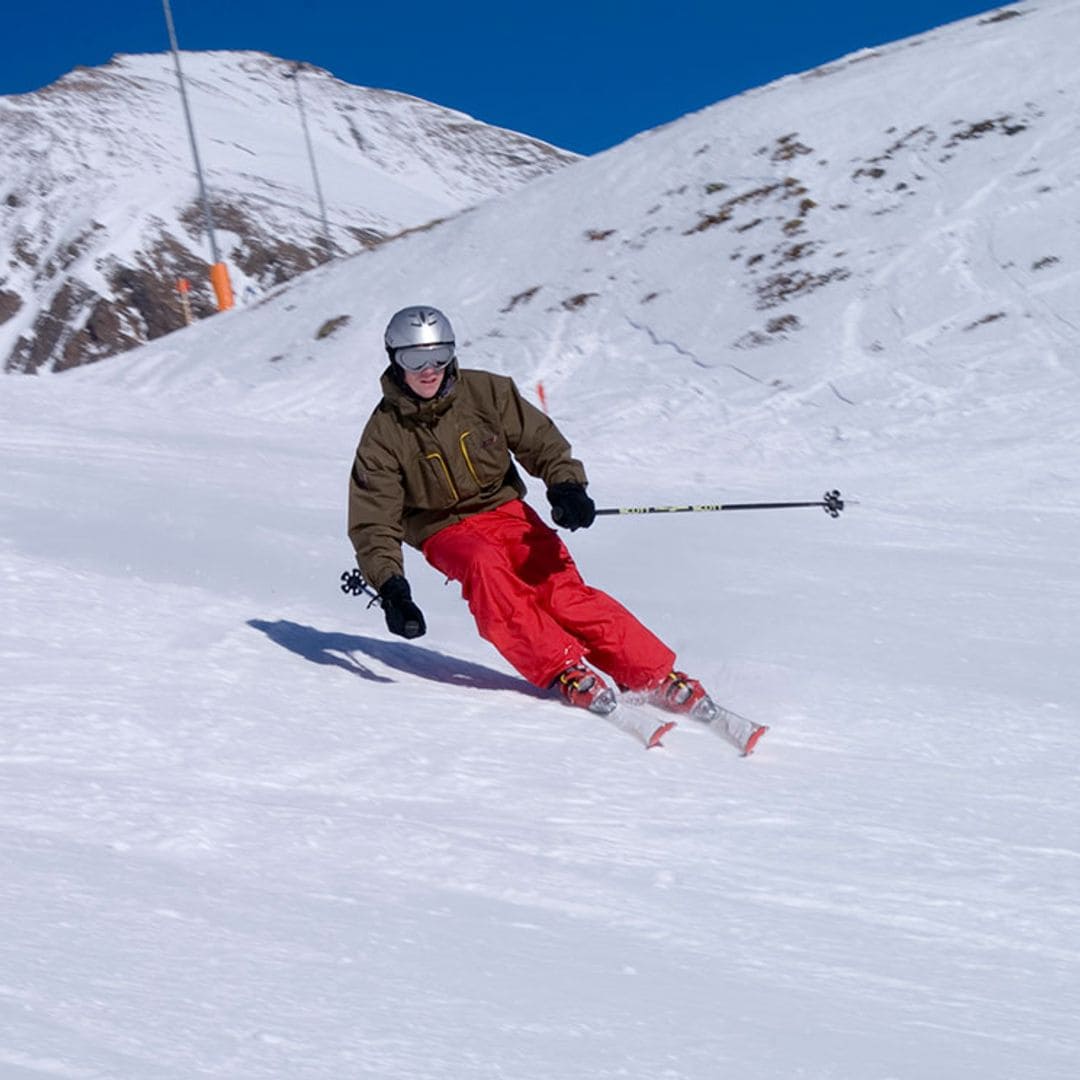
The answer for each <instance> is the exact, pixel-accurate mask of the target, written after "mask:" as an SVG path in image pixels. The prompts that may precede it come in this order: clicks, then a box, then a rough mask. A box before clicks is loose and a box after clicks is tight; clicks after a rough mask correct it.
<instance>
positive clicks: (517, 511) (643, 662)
mask: <svg viewBox="0 0 1080 1080" xmlns="http://www.w3.org/2000/svg"><path fill="white" fill-rule="evenodd" d="M422 550H423V553H424V557H425V558H426V559H427V561H428V562H429V563H431V565H432V566H434V567H435V569H436V570H439V571H440V572H441V573H443V574H445V575H446V576H447V577H448V578H452V579H453V580H454V581H458V582H460V583H461V592H462V595H463V596H464V597H465V599H466V600H467V601H468V604H469V610H470V611H471V612H472V614H473V617H474V618H475V619H476V626H477V629H478V630H479V631H480V635H481V636H482V637H484V638H486V639H487V640H488V641H490V642H491V644H492V645H494V646H495V648H496V649H498V650H499V652H500V653H502V655H503V656H504V657H505V658H506V659H507V660H508V661H509V662H510V663H511V664H513V666H514V667H515V668H516V669H517V670H518V671H519V672H520V673H521V674H522V675H523V676H524V677H525V678H526V679H528V680H529V682H531V683H532V684H533V685H534V686H550V685H551V684H552V682H553V681H554V680H555V679H556V678H557V677H558V676H559V675H560V674H561V673H562V672H563V671H565V670H566V669H567V668H568V667H571V666H572V665H574V664H577V663H580V662H581V661H582V660H586V661H588V662H589V663H590V664H593V665H595V666H596V667H598V668H600V669H601V670H602V671H606V672H607V673H608V674H609V675H610V676H611V677H612V678H613V679H614V680H615V682H616V683H617V684H618V685H619V686H620V687H622V688H624V689H630V690H643V689H645V688H646V687H649V686H653V685H655V684H656V683H658V682H660V681H661V680H662V679H663V678H664V676H665V675H667V674H668V672H669V671H671V669H672V668H673V666H674V664H675V654H674V653H673V652H672V651H671V649H669V648H668V647H667V646H666V645H665V644H664V643H663V642H662V641H661V640H660V639H659V638H658V637H656V635H655V634H653V633H652V632H651V631H649V630H647V629H646V628H645V627H644V626H642V624H641V623H640V622H638V620H637V619H635V618H634V616H633V615H631V614H630V612H629V611H627V610H626V608H624V607H623V606H622V604H620V603H619V602H618V601H617V600H614V599H612V597H610V596H608V595H607V593H604V592H601V591H600V590H599V589H594V588H591V587H590V586H589V585H586V584H585V582H584V581H583V580H582V578H581V574H580V573H579V572H578V568H577V567H576V566H575V565H574V560H573V559H572V558H571V557H570V553H569V552H568V551H567V550H566V545H565V544H563V542H562V540H560V539H559V536H558V534H557V533H556V532H555V531H554V530H553V529H550V528H548V526H547V525H545V524H544V522H543V521H541V520H540V518H539V517H538V516H537V514H536V512H535V511H534V510H533V509H532V508H531V507H529V506H526V505H525V503H523V502H521V501H520V500H518V499H515V500H514V501H513V502H508V503H505V504H504V505H503V506H499V507H496V508H495V509H494V510H486V511H484V512H483V513H481V514H475V515H474V516H472V517H469V518H466V519H465V520H464V521H460V522H458V523H456V524H454V525H448V526H447V527H446V528H445V529H440V530H439V532H437V533H435V535H434V536H432V537H430V538H429V539H428V540H427V541H425V543H424V545H423V549H422Z"/></svg>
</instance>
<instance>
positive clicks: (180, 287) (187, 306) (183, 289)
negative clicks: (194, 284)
mask: <svg viewBox="0 0 1080 1080" xmlns="http://www.w3.org/2000/svg"><path fill="white" fill-rule="evenodd" d="M176 291H177V292H178V293H179V294H180V310H181V311H182V312H183V313H184V325H185V326H190V325H191V324H192V322H193V321H194V320H193V318H192V314H191V282H190V281H188V279H187V278H185V277H182V278H180V279H179V281H177V283H176Z"/></svg>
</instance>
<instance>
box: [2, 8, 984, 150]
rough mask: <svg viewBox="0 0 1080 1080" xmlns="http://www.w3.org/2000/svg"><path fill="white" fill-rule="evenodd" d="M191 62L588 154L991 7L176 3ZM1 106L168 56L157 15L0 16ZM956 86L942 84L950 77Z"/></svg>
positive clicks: (38, 11)
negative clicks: (244, 62) (117, 66)
mask: <svg viewBox="0 0 1080 1080" xmlns="http://www.w3.org/2000/svg"><path fill="white" fill-rule="evenodd" d="M172 4H173V15H174V18H175V20H176V27H177V34H178V36H179V39H180V47H181V48H182V49H185V50H187V49H259V50H262V51H264V52H269V53H273V54H274V55H276V56H281V57H285V58H287V59H292V60H306V61H308V62H310V63H312V64H316V65H318V66H319V67H324V68H327V69H328V70H330V71H331V72H333V73H334V74H335V75H337V76H338V77H339V78H341V79H344V80H346V81H347V82H351V83H357V84H359V85H362V86H378V87H384V88H387V89H392V90H401V91H404V92H406V93H409V94H415V95H416V96H417V97H421V98H426V99H427V100H429V101H434V102H436V103H438V104H440V105H446V106H449V107H450V108H454V109H460V110H462V111H463V112H467V113H470V114H471V115H473V116H475V117H477V119H479V120H483V121H485V122H487V123H491V124H499V125H501V126H503V127H509V128H513V129H515V130H517V131H522V132H525V133H526V134H529V135H534V136H537V137H538V138H542V139H546V140H547V141H548V142H552V143H555V144H556V145H558V146H562V147H564V148H566V149H569V150H576V151H578V152H579V153H584V154H591V153H595V152H596V151H598V150H603V149H606V148H607V147H609V146H613V145H615V144H616V143H619V142H622V141H623V140H624V139H627V138H629V137H630V136H631V135H635V134H637V133H638V132H639V131H644V130H646V129H647V128H651V127H655V126H657V125H658V124H662V123H666V122H667V121H669V120H674V119H676V118H678V117H680V116H683V115H684V114H685V113H687V112H690V111H692V110H694V109H699V108H702V107H703V106H705V105H711V104H713V103H714V102H716V101H720V100H721V99H722V98H726V97H730V96H731V95H733V94H737V93H739V92H741V91H743V90H747V89H749V88H751V87H754V86H760V85H761V84H763V83H766V82H769V81H770V80H772V79H776V78H779V77H780V76H782V75H788V74H791V73H793V72H798V71H803V70H805V69H807V68H811V67H814V66H816V65H818V64H821V63H824V62H826V61H828V60H833V59H836V58H837V57H839V56H842V55H844V54H845V53H849V52H854V51H855V50H856V49H861V48H868V47H872V46H874V45H881V44H884V43H886V42H889V41H893V40H895V39H897V38H900V37H906V36H909V35H911V34H917V33H920V32H922V31H924V30H928V29H931V28H932V27H934V26H938V25H940V24H942V23H945V22H951V21H953V20H955V19H960V18H965V17H967V16H969V15H976V14H978V13H980V12H985V11H990V10H992V9H993V8H994V7H996V6H1000V5H995V4H993V3H987V2H983V0H898V2H891V3H886V4H878V3H876V2H875V0H859V2H855V3H839V2H831V0H799V2H788V0H770V2H762V0H759V2H756V3H755V2H754V0H738V2H733V3H729V2H726V0H711V2H709V0H669V2H667V3H656V2H653V3H646V2H634V0H624V2H621V3H618V2H613V0H577V2H567V0H542V2H539V3H536V2H533V3H529V2H524V3H512V2H509V0H506V2H503V3H495V2H486V0H485V2H476V3H471V2H469V0H444V2H442V3H432V2H430V0H407V2H404V3H400V2H399V3H394V2H388V0H375V2H373V3H372V2H365V0H353V2H351V3H350V2H334V0H308V2H304V0H293V2H290V3H284V2H281V0H172ZM6 8H7V9H6V10H5V13H4V17H3V21H2V30H0V36H2V44H0V94H15V93H23V92H25V91H28V90H35V89H37V88H38V87H41V86H44V85H46V84H48V83H50V82H53V81H54V80H55V79H57V78H59V77H60V76H61V75H62V74H64V73H65V72H66V71H69V70H70V69H71V68H73V67H75V66H76V65H77V64H82V65H85V66H93V65H96V64H103V63H105V62H106V61H108V59H109V58H110V56H112V55H113V54H114V53H117V52H126V53H134V52H160V51H163V50H165V49H167V48H168V38H167V36H166V30H165V20H164V16H163V14H162V7H161V2H160V0H99V2H97V3H94V2H92V0H78V2H75V0H37V2H36V3H35V2H34V0H30V2H29V3H27V2H18V3H12V4H9V5H6ZM947 75H948V73H947V72H943V73H942V77H943V78H945V77H947Z"/></svg>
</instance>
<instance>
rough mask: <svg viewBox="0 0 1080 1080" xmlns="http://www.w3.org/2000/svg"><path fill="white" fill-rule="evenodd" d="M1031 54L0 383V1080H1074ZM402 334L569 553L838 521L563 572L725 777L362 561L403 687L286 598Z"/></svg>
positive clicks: (1066, 40)
mask: <svg viewBox="0 0 1080 1080" xmlns="http://www.w3.org/2000/svg"><path fill="white" fill-rule="evenodd" d="M1077 40H1080V0H1038V2H1033V3H1028V4H1023V5H1019V6H1017V7H1016V8H1010V9H1003V10H1002V11H999V12H996V13H992V14H989V15H984V16H982V17H979V18H974V19H970V20H967V21H965V22H962V23H959V24H956V25H953V26H949V27H945V28H943V29H941V30H938V31H935V32H933V33H928V34H925V35H922V36H921V37H919V38H916V39H912V40H910V41H903V42H899V43H897V44H895V45H892V46H889V47H887V48H882V49H879V50H875V52H873V53H867V54H859V55H856V56H852V57H848V58H845V59H841V60H838V61H837V62H836V63H835V64H831V65H829V66H827V67H826V68H823V69H820V70H817V71H814V72H808V73H806V74H805V75H800V76H794V77H791V78H789V79H785V80H783V81H781V82H779V83H776V84H773V85H770V86H768V87H764V88H762V89H760V90H757V91H754V92H752V93H749V94H746V95H743V96H741V97H739V98H736V99H734V100H731V101H728V102H724V103H721V104H719V105H717V106H714V107H712V108H710V109H706V110H704V111H702V112H700V113H697V114H695V115H692V116H688V117H685V118H684V119H682V120H680V121H678V122H677V123H674V124H671V125H668V126H667V127H665V128H663V129H660V130H657V131H653V132H648V133H645V134H642V135H641V136H639V137H637V138H635V139H633V140H631V141H630V142H628V143H626V144H624V145H623V146H620V147H617V148H615V149H613V150H611V151H609V152H607V153H605V154H602V155H599V156H597V157H595V158H590V159H588V160H585V161H581V162H579V163H578V164H576V165H574V166H573V167H572V168H569V169H563V170H561V171H558V172H556V173H554V174H553V175H551V176H546V177H541V178H539V179H536V180H534V181H533V182H532V183H530V184H528V185H527V186H525V187H523V188H522V189H521V190H519V191H516V192H513V193H510V194H508V195H507V196H506V197H504V198H501V199H497V200H490V201H487V202H485V203H483V204H481V205H479V206H477V207H476V208H475V209H474V210H472V211H471V212H470V213H467V214H461V215H458V216H456V217H452V218H450V219H449V220H447V221H445V222H444V223H442V224H440V225H438V226H436V227H433V228H431V229H429V230H427V231H424V232H417V233H414V234H411V235H409V236H407V237H404V238H401V239H397V240H394V241H391V242H388V243H385V244H382V245H380V246H379V247H377V248H375V249H373V250H371V251H367V252H364V253H361V254H358V255H356V256H354V257H352V258H349V259H345V260H339V261H336V262H334V263H331V264H327V265H325V266H321V267H318V268H316V269H314V270H312V271H311V272H310V273H307V274H304V275H303V276H302V277H300V278H298V279H297V280H296V281H294V282H291V283H289V284H288V285H286V286H284V287H283V288H282V289H281V290H279V291H277V292H275V293H274V294H272V295H270V296H267V297H266V298H264V299H263V300H262V301H261V302H260V303H259V304H257V305H251V306H249V307H247V308H244V309H242V310H236V311H233V312H229V313H226V314H223V315H217V316H214V317H213V318H209V319H205V320H203V321H202V322H200V323H199V324H198V325H196V326H194V327H191V328H189V329H185V330H182V331H180V332H178V333H175V334H171V335H169V336H168V337H166V338H161V339H159V340H158V341H155V342H152V343H150V344H149V345H146V346H143V347H141V348H139V349H135V350H133V351H131V352H130V353H128V354H126V355H125V356H122V357H117V358H115V359H114V360H112V361H110V362H109V363H108V364H100V365H93V366H89V367H85V368H80V369H79V370H75V371H71V372H66V373H64V374H63V375H52V374H47V375H43V377H42V378H39V379H13V378H9V379H5V380H2V381H0V669H2V670H0V685H2V686H3V696H0V740H2V742H0V865H2V866H3V872H2V874H0V925H4V926H5V927H9V928H10V930H9V932H7V933H5V934H4V935H2V936H0V937H2V941H0V1076H2V1077H3V1080H9V1078H10V1080H26V1078H27V1077H33V1076H42V1075H53V1076H73V1077H74V1076H86V1077H108V1078H110V1080H146V1078H147V1077H153V1078H154V1080H191V1078H192V1077H203V1076H205V1077H230V1078H231V1077H244V1078H245V1080H278V1078H280V1077H305V1078H309V1077H310V1078H318V1080H331V1078H332V1080H339V1078H341V1077H349V1078H352V1077H372V1078H379V1080H446V1078H455V1080H456V1078H458V1077H470V1078H473V1077H475V1078H478V1080H496V1078H505V1077H513V1078H514V1080H550V1078H551V1077H560V1078H564V1080H599V1078H615V1077H623V1078H629V1080H654V1078H656V1077H667V1078H670V1080H715V1078H716V1077H717V1076H731V1077H739V1078H748V1080H750V1078H752V1080H792V1078H795V1077H800V1078H807V1080H809V1078H825V1077H828V1078H830V1080H886V1078H891V1080H929V1078H934V1080H936V1078H939V1077H940V1078H948V1080H1029V1078H1035V1077H1037V1078H1039V1080H1065V1078H1071V1077H1072V1075H1073V1073H1074V1072H1075V1064H1076V1060H1077V1057H1078V1051H1080V1040H1078V1039H1077V1033H1076V1026H1075V1019H1074V1018H1075V1016H1076V1015H1077V1013H1078V1012H1080V991H1078V988H1077V982H1076V971H1077V963H1078V960H1080V956H1078V950H1077V946H1076V941H1077V939H1078V937H1080V918H1078V915H1080V912H1078V908H1077V903H1076V895H1077V888H1078V886H1080V877H1078V873H1077V865H1078V863H1077V858H1078V848H1077V836H1078V835H1080V821H1078V814H1077V800H1076V776H1077V772H1078V766H1080V751H1078V743H1077V738H1076V733H1077V730H1078V723H1080V669H1078V668H1077V665H1076V662H1075V657H1074V655H1073V654H1074V652H1075V646H1074V641H1075V638H1076V634H1077V630H1078V629H1080V627H1078V623H1077V614H1076V613H1077V611H1078V610H1080V563H1078V561H1077V558H1076V551H1075V548H1076V535H1077V521H1078V518H1080V419H1078V416H1080V408H1078V407H1080V372H1078V370H1077V360H1076V357H1077V355H1078V347H1080V302H1078V300H1077V295H1076V282H1077V279H1078V276H1080V271H1078V266H1080V238H1078V237H1077V235H1076V229H1075V224H1076V215H1077V210H1076V207H1077V206H1078V205H1080V138H1078V135H1080V131H1078V128H1080V115H1078V114H1077V111H1076V108H1075V104H1076V101H1077V99H1078V97H1080V94H1078V91H1080V71H1078V69H1077V66H1076V64H1075V62H1074V56H1073V53H1074V43H1075V42H1076V41H1077ZM410 302H425V303H434V304H437V305H439V306H440V307H442V308H443V309H444V310H445V311H447V313H448V314H449V315H450V316H451V318H452V319H453V320H454V321H455V323H456V324H457V327H458V331H459V339H460V354H461V359H462V361H463V363H464V364H466V365H470V364H471V365H475V366H488V367H493V368H495V369H497V370H500V371H504V372H507V373H509V374H512V375H513V376H514V377H515V378H516V379H517V380H518V382H519V383H520V385H521V386H522V387H523V389H524V390H525V392H526V393H528V394H531V395H534V396H535V397H536V398H537V399H539V385H542V386H543V388H544V391H545V393H544V400H546V402H547V404H548V407H549V408H550V410H551V412H552V414H553V416H554V417H555V418H556V419H557V420H558V422H559V424H560V426H561V427H562V428H563V430H564V431H565V432H566V434H567V435H568V437H569V438H570V439H571V440H572V442H573V444H574V448H575V452H576V454H577V456H579V457H581V458H582V459H583V461H584V462H585V464H586V466H587V468H588V471H589V474H590V490H591V492H592V494H593V495H594V497H595V498H596V500H597V502H598V503H599V504H600V505H602V506H603V505H606V506H628V505H631V506H632V505H641V504H654V505H655V504H670V503H685V502H697V503H700V502H709V503H712V502H730V501H736V500H738V501H742V500H744V499H751V500H754V501H760V500H767V501H772V500H774V499H792V498H794V499H800V498H808V499H813V498H817V497H819V496H820V494H821V493H822V492H823V491H825V490H826V489H828V488H832V487H834V486H835V487H838V488H840V489H841V490H842V492H843V493H844V495H845V496H846V497H847V499H848V500H849V501H850V505H849V507H848V509H846V510H845V512H844V514H843V515H841V517H840V518H839V520H832V519H830V518H829V517H828V516H827V515H825V514H823V513H821V511H820V510H816V509H806V510H792V511H762V512H758V513H740V514H729V513H713V514H706V513H702V514H683V515H653V516H633V517H605V518H602V519H599V520H598V521H597V523H596V524H595V525H594V527H593V528H591V529H589V530H588V531H586V532H578V533H575V534H573V536H572V537H569V538H568V542H569V544H570V546H571V548H572V550H573V552H574V554H575V556H576V558H577V559H578V561H579V563H580V565H581V566H582V568H583V570H584V572H585V574H586V576H587V577H588V578H589V579H590V581H592V582H593V583H595V584H596V585H598V586H600V587H603V588H606V589H608V590H609V591H611V592H613V593H614V594H615V595H617V596H618V597H619V598H620V599H622V600H623V601H624V602H626V603H627V604H628V605H629V606H630V607H631V608H632V609H633V610H634V611H635V612H636V613H637V614H639V615H640V616H641V617H642V618H643V619H644V620H645V621H646V622H647V623H648V624H649V625H650V626H652V627H653V628H654V629H655V630H656V631H657V632H658V633H660V634H661V636H663V637H664V638H665V639H666V640H668V641H669V642H670V644H671V645H672V647H673V648H675V649H676V651H677V652H678V656H679V663H680V665H681V666H682V667H684V668H685V669H686V670H688V671H690V672H692V673H693V674H695V675H697V676H699V677H700V678H702V680H703V681H704V682H705V683H706V685H708V686H709V687H710V688H711V689H712V691H713V693H714V694H715V695H716V696H717V698H718V699H719V700H721V701H722V702H724V703H725V704H726V705H728V706H730V707H732V708H734V709H736V710H738V711H739V712H742V713H745V714H747V715H749V716H752V717H754V718H755V719H759V720H762V721H765V722H767V723H769V724H770V725H771V730H770V732H769V733H768V735H767V737H766V739H765V740H764V741H763V742H762V744H761V745H760V747H759V749H758V751H757V753H756V754H755V755H754V757H753V758H750V759H748V760H742V759H740V758H738V757H737V756H736V754H735V752H734V751H733V750H731V748H730V747H728V746H726V745H725V744H724V743H722V742H721V741H720V740H717V739H714V738H713V737H712V736H711V735H710V734H709V733H708V732H707V731H705V730H701V729H695V728H693V727H691V726H690V725H688V724H682V725H680V727H679V728H677V729H676V730H675V731H674V732H672V734H671V735H670V736H668V737H667V739H666V740H665V747H664V748H663V749H662V750H655V751H650V752H648V753H646V752H645V751H644V750H643V749H642V747H641V745H640V743H638V742H636V741H635V739H634V738H632V737H630V731H629V729H631V728H632V727H633V726H634V722H635V717H637V718H639V719H640V715H641V713H643V712H645V710H644V708H641V709H638V710H636V711H635V710H634V709H633V708H630V709H628V710H627V711H626V713H625V714H624V717H623V726H616V725H613V724H608V723H605V722H603V721H600V720H598V719H597V718H595V717H592V716H589V715H587V714H583V713H579V712H575V711H572V710H568V709H566V708H565V707H563V706H562V705H561V704H560V703H559V702H558V700H556V699H555V698H554V697H550V698H548V697H545V696H544V695H543V694H541V693H539V692H537V691H534V690H533V689H532V688H531V687H529V686H528V685H526V684H524V683H523V682H522V681H521V680H520V679H518V678H517V677H516V675H515V674H514V673H513V672H512V671H511V670H510V669H509V668H508V667H507V665H506V664H505V663H504V662H503V661H502V660H501V658H500V657H499V656H498V655H497V654H495V653H494V652H493V651H492V650H491V648H490V647H489V646H487V645H486V644H485V643H484V642H483V641H481V640H479V639H478V638H477V636H476V634H475V630H474V628H473V625H472V620H471V618H470V616H469V614H468V611H467V609H466V607H465V605H464V603H463V602H462V601H461V599H460V596H459V595H458V590H457V588H456V587H453V586H451V587H449V588H448V587H446V585H445V583H444V581H443V580H442V578H441V577H440V576H439V575H438V574H436V573H435V572H434V571H433V570H432V569H430V568H429V567H427V566H426V564H425V563H424V562H423V560H422V558H420V557H419V556H417V555H416V554H415V553H410V554H409V556H408V561H407V564H406V569H407V573H408V576H409V578H410V580H411V581H412V584H413V592H414V595H415V597H416V599H417V601H418V603H419V604H420V605H421V607H422V608H423V610H424V612H425V615H426V617H427V622H428V634H427V636H426V637H424V638H422V639H420V640H418V641H415V642H404V641H402V640H400V639H395V638H392V637H391V636H390V635H388V633H387V632H386V630H385V628H384V624H383V622H382V619H381V617H380V616H379V614H378V612H377V610H374V609H373V610H367V609H366V608H365V606H364V603H363V602H357V601H356V600H354V599H351V598H346V597H344V596H343V595H342V594H341V593H340V592H339V591H338V575H339V574H340V572H341V571H342V570H343V569H345V567H346V566H347V565H349V563H350V561H351V551H350V549H349V546H348V543H347V541H346V539H345V536H344V529H345V505H344V504H345V491H346V479H347V474H348V468H349V465H350V462H351V457H352V452H353V448H354V446H355V441H356V438H357V436H358V434H359V430H360V428H361V426H362V424H363V423H364V421H365V420H366V417H367V415H368V412H369V411H370V409H371V407H372V406H373V405H374V403H375V401H376V400H377V394H378V375H379V372H380V370H381V369H382V367H383V365H384V363H385V356H384V354H383V352H382V348H381V331H382V328H383V325H384V324H385V321H386V318H387V317H388V315H389V314H390V313H391V312H392V311H393V310H395V308H397V307H398V306H400V305H402V304H405V303H410ZM530 498H531V500H532V501H533V503H534V504H535V505H536V506H537V507H538V508H540V509H543V507H544V504H545V500H544V498H543V493H542V491H541V490H539V488H538V485H536V484H535V483H534V484H533V485H532V491H531V495H530Z"/></svg>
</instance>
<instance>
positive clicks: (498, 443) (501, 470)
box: [458, 428, 510, 492]
mask: <svg viewBox="0 0 1080 1080" xmlns="http://www.w3.org/2000/svg"><path fill="white" fill-rule="evenodd" d="M458 446H459V447H460V449H461V456H462V457H463V458H464V459H465V467H466V468H467V469H468V470H469V475H470V476H471V477H472V478H473V480H474V481H475V482H476V486H477V487H478V488H479V489H480V490H481V491H483V492H490V491H494V490H495V489H496V488H498V487H499V486H500V485H501V484H502V482H503V480H504V479H505V478H506V472H507V469H509V468H510V455H509V453H508V452H507V449H506V442H505V441H504V439H503V436H502V435H501V434H500V433H499V432H497V431H493V430H491V429H490V428H488V429H484V428H473V429H470V430H469V431H465V432H462V435H461V438H460V439H459V440H458Z"/></svg>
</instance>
